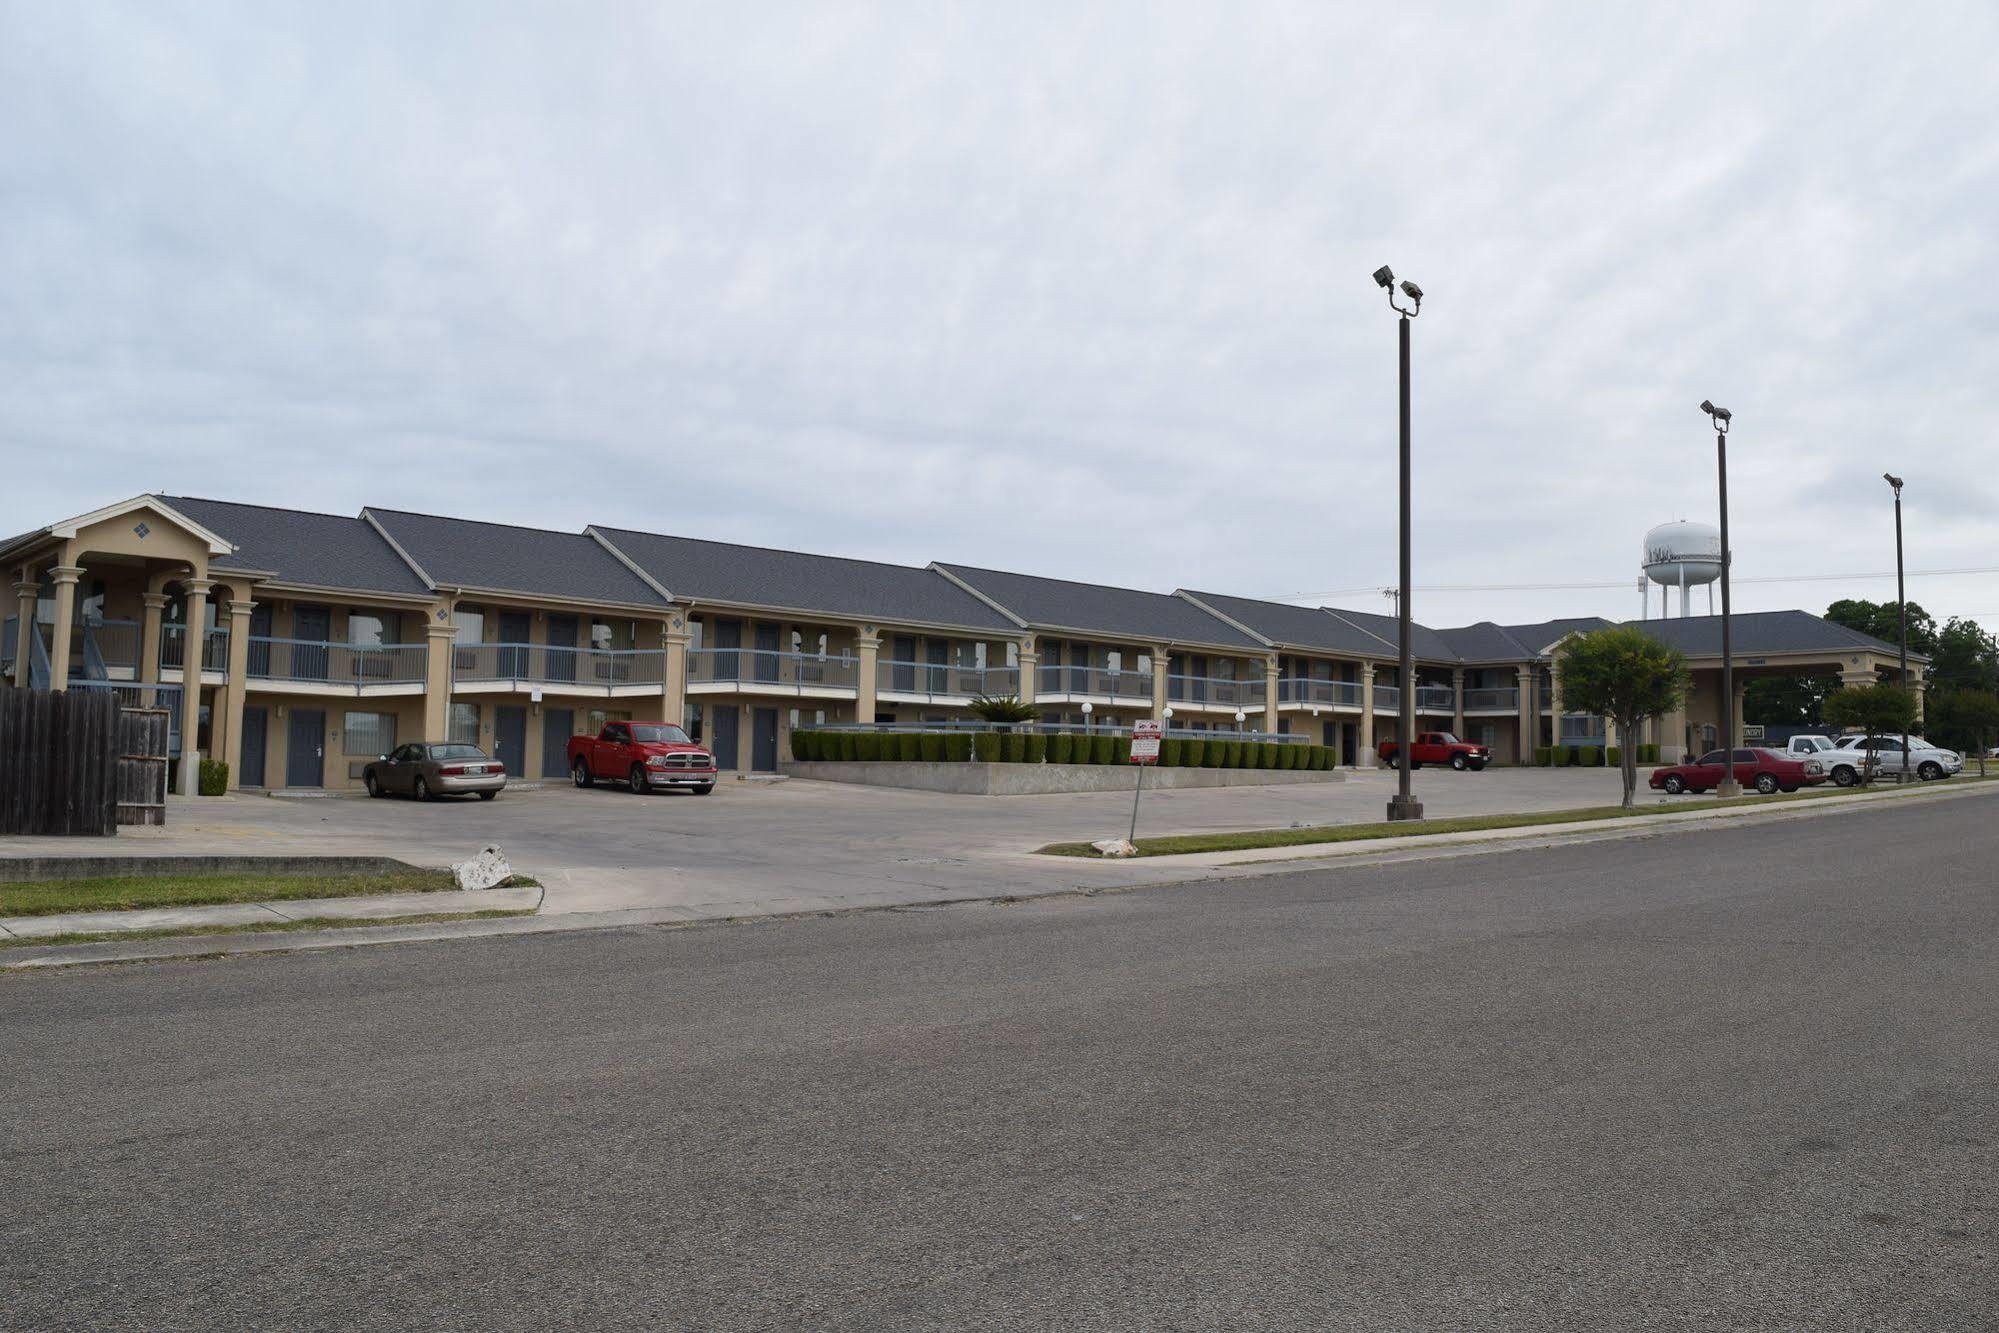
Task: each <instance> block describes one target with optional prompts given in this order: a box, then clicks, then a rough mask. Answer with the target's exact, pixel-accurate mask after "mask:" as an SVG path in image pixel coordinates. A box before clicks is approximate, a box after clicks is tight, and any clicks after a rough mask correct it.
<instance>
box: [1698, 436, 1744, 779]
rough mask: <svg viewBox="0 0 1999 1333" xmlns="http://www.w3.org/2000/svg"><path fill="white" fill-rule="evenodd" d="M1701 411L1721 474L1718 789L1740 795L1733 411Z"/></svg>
mask: <svg viewBox="0 0 1999 1333" xmlns="http://www.w3.org/2000/svg"><path fill="white" fill-rule="evenodd" d="M1701 411H1703V412H1705V413H1707V415H1708V420H1710V421H1712V422H1713V423H1714V459H1715V467H1716V469H1717V471H1718V472H1719V473H1720V476H1721V716H1722V737H1721V748H1722V753H1723V754H1724V755H1725V756H1726V757H1725V758H1724V759H1723V760H1722V772H1723V773H1725V774H1726V775H1727V776H1725V777H1723V778H1722V780H1721V785H1720V786H1719V787H1717V788H1715V794H1716V795H1717V796H1740V795H1742V784H1741V783H1740V782H1738V781H1736V778H1735V736H1736V728H1735V724H1736V716H1735V639H1734V628H1733V625H1732V623H1731V621H1730V619H1729V602H1728V567H1729V565H1730V563H1731V553H1730V551H1729V549H1728V426H1729V422H1730V421H1731V420H1732V418H1733V414H1732V413H1731V412H1730V411H1729V410H1728V409H1727V408H1725V407H1716V406H1715V405H1714V404H1713V403H1711V402H1708V401H1707V400H1706V399H1702V400H1701Z"/></svg>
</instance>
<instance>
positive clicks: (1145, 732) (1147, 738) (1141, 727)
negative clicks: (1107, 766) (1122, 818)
mask: <svg viewBox="0 0 1999 1333" xmlns="http://www.w3.org/2000/svg"><path fill="white" fill-rule="evenodd" d="M1165 734H1166V724H1165V723H1164V722H1157V721H1154V720H1152V719H1150V718H1147V719H1143V720H1140V721H1138V722H1134V723H1132V724H1131V762H1132V763H1133V764H1135V765H1137V766H1138V785H1137V786H1135V787H1133V788H1132V791H1131V836H1130V837H1129V838H1127V839H1125V841H1127V842H1134V841H1136V840H1137V838H1138V798H1139V796H1140V795H1141V794H1143V793H1144V791H1145V770H1146V767H1147V765H1150V764H1156V763H1158V762H1159V741H1160V738H1161V737H1162V736H1164V735H1165Z"/></svg>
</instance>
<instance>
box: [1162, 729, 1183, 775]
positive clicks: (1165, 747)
mask: <svg viewBox="0 0 1999 1333" xmlns="http://www.w3.org/2000/svg"><path fill="white" fill-rule="evenodd" d="M1186 753H1187V743H1186V742H1185V741H1183V740H1180V739H1178V738H1177V737H1174V736H1164V737H1161V738H1160V741H1159V766H1160V767H1161V768H1179V767H1180V766H1181V764H1180V760H1181V758H1182V757H1183V756H1184V755H1185V754H1186Z"/></svg>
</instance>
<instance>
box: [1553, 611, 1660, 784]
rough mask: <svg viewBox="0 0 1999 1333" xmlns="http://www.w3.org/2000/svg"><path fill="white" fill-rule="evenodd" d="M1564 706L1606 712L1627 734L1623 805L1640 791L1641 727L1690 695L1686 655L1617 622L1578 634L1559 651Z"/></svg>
mask: <svg viewBox="0 0 1999 1333" xmlns="http://www.w3.org/2000/svg"><path fill="white" fill-rule="evenodd" d="M1555 670H1556V672H1557V674H1558V675H1559V676H1560V679H1561V692H1562V706H1563V707H1564V708H1573V709H1575V710H1576V711H1578V712H1583V713H1594V714H1596V715H1597V716H1599V717H1607V718H1609V719H1610V720H1611V721H1612V722H1615V723H1616V724H1617V730H1618V733H1619V734H1620V735H1621V736H1623V737H1624V742H1625V743H1624V746H1623V753H1622V754H1620V755H1619V756H1618V768H1619V769H1620V770H1622V774H1623V778H1624V808H1625V809H1627V810H1629V809H1631V807H1632V806H1633V804H1634V803H1635V799H1634V798H1635V796H1636V793H1637V791H1638V745H1637V739H1638V735H1637V733H1638V727H1639V725H1640V724H1641V723H1643V722H1645V721H1647V720H1649V719H1651V718H1655V717H1659V716H1660V715H1662V714H1665V713H1670V712H1672V711H1673V710H1674V709H1675V708H1678V707H1679V706H1680V701H1681V700H1683V699H1685V698H1686V697H1687V688H1688V685H1689V683H1690V681H1691V677H1689V676H1688V674H1687V659H1686V658H1685V657H1683V656H1682V655H1681V654H1680V653H1679V652H1678V651H1677V650H1676V649H1672V648H1668V647H1667V646H1666V645H1665V644H1663V643H1660V642H1659V641H1658V640H1657V639H1655V638H1653V637H1652V636H1651V635H1649V634H1647V633H1646V632H1645V631H1643V630H1640V629H1632V628H1630V627H1629V626H1619V627H1616V628H1613V629H1600V630H1597V631H1596V632H1594V633H1592V634H1578V635H1574V636H1572V637H1570V638H1569V639H1567V640H1565V641H1564V642H1563V644H1562V646H1561V647H1560V648H1558V649H1556V651H1555Z"/></svg>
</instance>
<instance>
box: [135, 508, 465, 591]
mask: <svg viewBox="0 0 1999 1333" xmlns="http://www.w3.org/2000/svg"><path fill="white" fill-rule="evenodd" d="M160 499H161V500H162V501H163V502H165V503H166V504H168V505H170V506H171V507H173V508H174V509H176V510H178V511H180V512H181V513H183V514H185V515H187V516H188V517H189V518H191V519H193V520H194V521H195V522H196V523H199V524H201V525H202V526H203V527H205V528H207V529H208V530H209V531H211V532H213V533H215V534H216V535H217V536H219V537H222V538H225V539H226V540H228V541H230V542H232V543H233V544H234V545H235V546H236V551H235V553H234V554H232V555H225V556H216V557H214V558H213V559H211V560H210V561H209V562H208V563H209V568H210V569H212V570H217V571H224V570H232V569H249V570H268V571H270V572H271V573H273V574H275V575H276V576H277V577H278V578H279V579H281V580H283V581H285V582H287V583H304V584H311V585H312V586H314V587H320V588H345V589H353V590H355V591H357V592H393V593H411V594H416V595H419V596H420V595H422V594H424V593H427V592H429V591H430V590H429V589H428V588H426V587H424V586H423V582H422V580H420V579H418V578H417V576H416V575H415V574H414V573H413V572H411V570H410V567H409V566H408V565H407V564H405V563H404V562H403V559H402V557H401V556H399V555H397V554H396V553H395V550H394V549H393V548H392V547H390V545H389V544H388V543H387V542H385V541H383V540H382V536H381V534H380V533H378V532H376V531H375V530H374V529H373V528H371V527H369V526H368V525H367V524H366V523H364V522H362V521H361V520H360V519H358V518H343V517H341V516H339V515H337V514H315V513H309V512H307V511H305V510H301V509H272V508H269V507H267V506H264V505H249V504H236V503H234V502H232V501H228V500H203V499H198V498H196V497H194V496H187V495H162V496H161V497H160Z"/></svg>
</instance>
